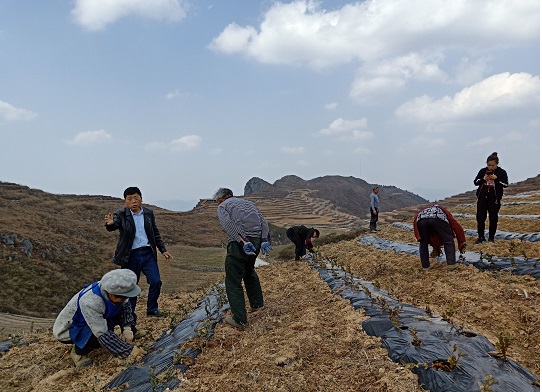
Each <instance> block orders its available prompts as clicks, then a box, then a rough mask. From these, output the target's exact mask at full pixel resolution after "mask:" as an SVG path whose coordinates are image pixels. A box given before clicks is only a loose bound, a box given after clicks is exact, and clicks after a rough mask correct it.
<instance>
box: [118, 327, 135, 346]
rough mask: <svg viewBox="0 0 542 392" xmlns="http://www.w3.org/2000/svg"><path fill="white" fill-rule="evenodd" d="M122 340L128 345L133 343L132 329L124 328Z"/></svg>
mask: <svg viewBox="0 0 542 392" xmlns="http://www.w3.org/2000/svg"><path fill="white" fill-rule="evenodd" d="M121 339H122V340H124V341H125V342H126V343H132V342H133V341H134V332H133V331H132V330H131V329H130V328H124V330H123V331H122V336H121Z"/></svg>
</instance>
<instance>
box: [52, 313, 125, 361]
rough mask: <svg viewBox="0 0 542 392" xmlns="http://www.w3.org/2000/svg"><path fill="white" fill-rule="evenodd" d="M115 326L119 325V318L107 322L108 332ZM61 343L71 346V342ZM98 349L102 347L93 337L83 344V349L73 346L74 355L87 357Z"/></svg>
mask: <svg viewBox="0 0 542 392" xmlns="http://www.w3.org/2000/svg"><path fill="white" fill-rule="evenodd" d="M116 325H120V316H119V317H117V318H116V319H114V320H107V329H108V330H110V331H113V330H114V329H115V326H116ZM61 343H65V344H73V342H72V341H71V340H70V341H69V342H61ZM100 347H102V345H101V344H100V342H99V341H98V338H97V337H96V336H94V335H90V339H89V340H88V342H87V344H85V346H84V347H83V348H79V347H77V346H75V353H76V354H77V355H87V354H88V353H90V352H91V351H93V350H96V349H97V348H100Z"/></svg>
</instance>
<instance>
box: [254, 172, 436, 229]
mask: <svg viewBox="0 0 542 392" xmlns="http://www.w3.org/2000/svg"><path fill="white" fill-rule="evenodd" d="M375 185H378V184H369V183H367V182H366V181H364V180H362V179H359V178H355V177H343V176H324V177H318V178H314V179H311V180H303V179H302V178H300V177H297V176H285V177H282V178H281V179H279V180H277V181H275V183H273V184H269V183H268V182H266V181H264V180H261V179H259V178H257V177H254V178H251V179H250V180H249V181H248V182H247V185H246V186H245V192H244V196H245V197H246V198H248V199H250V200H254V201H255V202H259V203H260V204H259V206H261V209H262V211H264V210H265V212H266V215H265V216H266V217H269V219H270V220H271V221H272V222H274V223H276V224H278V225H280V226H289V225H292V224H296V223H303V222H308V223H310V224H315V225H318V224H320V225H329V224H335V225H342V226H351V227H353V226H357V225H359V224H360V222H361V220H362V219H365V218H366V217H367V216H368V214H369V204H370V202H369V196H370V194H371V192H372V189H373V186H375ZM378 186H379V187H380V193H379V196H380V211H381V212H386V211H392V210H397V209H400V208H403V207H407V206H412V205H417V204H421V203H424V202H427V200H426V199H424V198H422V197H420V196H418V195H415V194H413V193H411V192H408V191H405V190H403V189H399V188H397V187H395V186H386V185H378ZM320 217H321V219H319V218H320ZM330 218H331V219H330Z"/></svg>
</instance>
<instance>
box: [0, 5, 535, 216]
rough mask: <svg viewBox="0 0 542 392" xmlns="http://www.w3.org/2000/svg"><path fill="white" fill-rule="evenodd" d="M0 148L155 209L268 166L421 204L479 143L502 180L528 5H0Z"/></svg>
mask: <svg viewBox="0 0 542 392" xmlns="http://www.w3.org/2000/svg"><path fill="white" fill-rule="evenodd" d="M0 145H1V150H0V151H1V152H0V181H3V182H13V183H17V184H20V185H25V186H28V187H31V188H36V189H41V190H44V191H46V192H50V193H54V194H77V195H107V196H114V197H121V198H122V192H123V191H124V189H125V188H126V187H128V186H138V187H140V189H141V191H142V193H143V201H144V202H145V203H149V204H158V205H160V203H163V202H164V201H172V200H175V201H184V202H185V203H188V204H192V206H193V205H195V204H194V202H195V201H197V200H199V199H200V198H209V197H212V196H213V194H214V192H215V191H216V190H217V189H218V188H219V187H227V188H230V189H232V190H233V192H234V194H236V195H242V194H243V191H244V186H245V184H246V182H247V181H248V180H249V179H251V178H252V177H259V178H261V179H263V180H265V181H267V182H270V183H273V182H275V181H276V180H278V179H280V178H282V177H283V176H285V175H296V176H299V177H301V178H303V179H305V180H309V179H313V178H316V177H321V176H327V175H340V176H353V177H357V178H361V179H363V180H365V181H367V182H369V183H371V184H380V185H394V186H397V187H399V188H402V189H405V190H408V191H411V192H414V193H416V194H418V195H420V196H422V197H424V198H426V199H429V200H439V199H443V198H445V197H447V196H451V195H455V194H458V193H462V192H466V191H469V190H472V189H474V184H473V180H474V177H475V176H476V174H477V172H478V171H479V170H480V169H481V168H482V167H484V166H485V163H486V159H487V157H488V156H489V155H490V154H491V153H492V152H494V151H495V152H498V155H499V158H500V166H501V167H502V168H504V169H505V170H506V171H507V172H508V176H509V181H510V183H513V182H518V181H522V180H525V179H527V178H529V177H533V176H536V175H538V174H539V173H540V4H539V1H538V0H522V1H518V2H511V1H503V0H492V1H485V0H455V1H449V0H368V1H362V2H348V1H338V0H333V1H300V0H296V1H288V2H286V1H267V0H265V1H258V0H235V1H232V0H216V1H213V0H209V1H206V0H198V1H196V0H116V1H114V0H48V1H43V0H25V1H21V0H0ZM157 202H159V203H157ZM164 203H165V202H164ZM161 206H162V205H161ZM166 208H167V206H166Z"/></svg>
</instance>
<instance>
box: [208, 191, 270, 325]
mask: <svg viewBox="0 0 542 392" xmlns="http://www.w3.org/2000/svg"><path fill="white" fill-rule="evenodd" d="M214 198H215V199H216V201H217V202H218V208H217V214H218V220H219V222H220V225H221V226H222V227H223V228H224V230H225V231H226V233H227V235H228V249H227V255H226V261H225V269H226V278H225V285H226V294H227V296H228V302H229V303H230V308H231V312H232V313H233V317H231V316H227V317H226V318H225V321H226V323H228V324H230V325H232V326H234V327H236V328H238V329H241V330H243V329H245V328H246V327H247V326H248V317H247V309H246V307H245V294H244V291H243V285H242V284H243V282H244V284H245V289H246V291H247V297H248V302H249V303H250V311H255V310H259V309H262V308H263V307H264V302H263V294H262V287H261V285H260V278H259V277H258V274H257V273H256V270H255V268H254V266H255V264H256V258H257V255H258V253H259V252H260V249H261V251H262V253H263V254H265V255H266V256H268V255H269V252H270V251H271V244H270V243H269V242H268V238H269V225H268V224H267V221H266V220H265V219H264V217H263V215H262V214H261V212H260V211H259V210H258V208H257V207H256V205H255V204H254V203H252V202H251V201H248V200H243V199H239V198H237V197H234V196H233V193H232V191H231V190H230V189H228V188H220V189H219V190H218V191H217V192H216V193H215V196H214Z"/></svg>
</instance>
